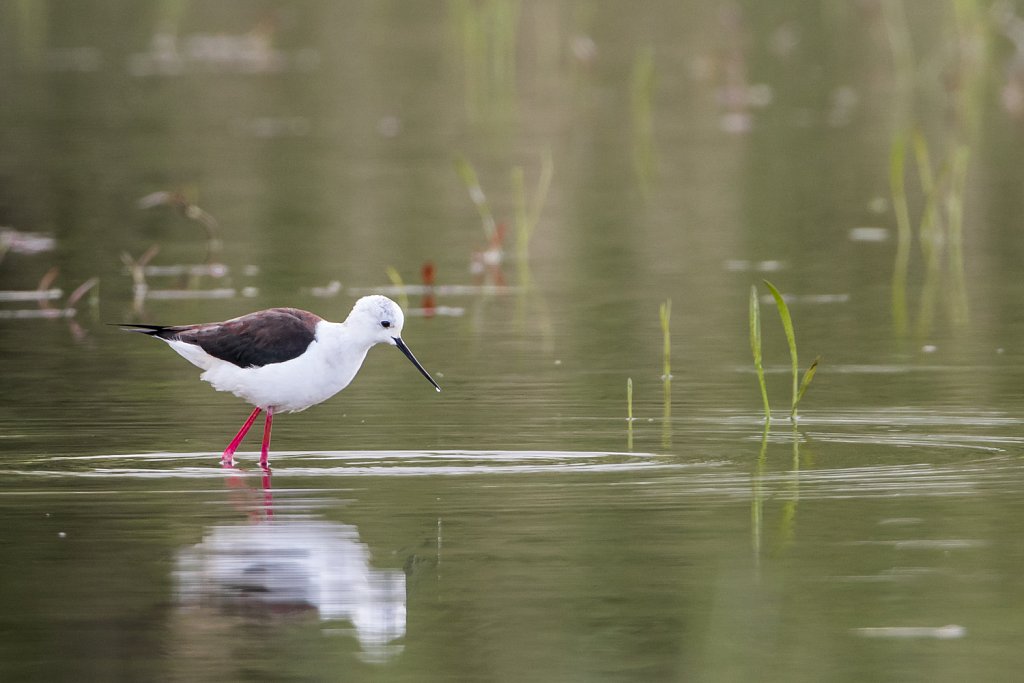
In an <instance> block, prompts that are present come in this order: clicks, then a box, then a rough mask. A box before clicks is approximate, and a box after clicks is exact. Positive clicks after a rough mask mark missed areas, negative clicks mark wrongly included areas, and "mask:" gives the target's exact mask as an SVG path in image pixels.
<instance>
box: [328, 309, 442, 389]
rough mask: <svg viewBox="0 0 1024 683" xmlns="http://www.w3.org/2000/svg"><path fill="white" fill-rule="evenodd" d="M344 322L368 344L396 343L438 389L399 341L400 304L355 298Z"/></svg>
mask: <svg viewBox="0 0 1024 683" xmlns="http://www.w3.org/2000/svg"><path fill="white" fill-rule="evenodd" d="M345 325H346V326H347V327H350V328H352V329H353V330H354V331H355V332H356V333H357V334H359V335H363V336H364V338H365V339H367V340H368V341H369V342H371V343H372V344H391V345H392V346H397V347H398V350H399V351H401V352H402V353H404V354H405V357H406V358H408V359H409V360H410V361H412V364H413V365H415V366H416V369H417V370H419V371H420V373H422V374H423V376H424V377H426V378H427V380H428V381H429V382H430V383H431V384H433V385H434V388H435V389H437V390H438V391H441V387H439V386H438V385H437V382H435V381H434V378H433V377H431V376H430V373H428V372H427V371H426V370H424V369H423V366H422V365H420V362H419V361H418V360H416V356H414V355H412V351H410V350H409V347H408V346H406V345H405V342H404V341H402V327H404V326H405V314H404V313H402V309H401V307H399V305H398V304H396V303H395V302H394V301H392V300H391V299H389V298H387V297H386V296H381V295H380V294H371V295H370V296H364V297H363V298H361V299H359V300H358V301H356V305H355V306H353V307H352V312H351V313H349V314H348V318H346V319H345Z"/></svg>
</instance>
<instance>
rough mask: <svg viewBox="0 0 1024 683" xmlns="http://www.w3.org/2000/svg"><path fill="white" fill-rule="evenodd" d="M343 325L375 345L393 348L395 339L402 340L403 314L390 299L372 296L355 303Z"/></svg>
mask: <svg viewBox="0 0 1024 683" xmlns="http://www.w3.org/2000/svg"><path fill="white" fill-rule="evenodd" d="M345 324H346V325H348V326H349V327H352V328H353V329H354V330H357V331H358V332H359V333H360V334H362V335H365V336H366V337H367V338H368V339H369V340H372V341H373V343H375V344H391V345H392V346H394V345H395V339H396V338H398V339H401V338H402V327H403V326H404V325H405V314H404V313H402V309H401V308H400V307H399V305H398V304H396V303H395V302H394V301H392V300H391V299H389V298H387V297H386V296H381V295H380V294H372V295H370V296H364V297H363V298H361V299H359V300H358V301H356V304H355V306H353V307H352V312H351V313H349V314H348V318H347V319H346V320H345Z"/></svg>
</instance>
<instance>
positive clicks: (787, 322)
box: [763, 280, 819, 422]
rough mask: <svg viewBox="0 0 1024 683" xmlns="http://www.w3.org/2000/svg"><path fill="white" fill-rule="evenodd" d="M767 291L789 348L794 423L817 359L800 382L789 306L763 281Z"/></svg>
mask: <svg viewBox="0 0 1024 683" xmlns="http://www.w3.org/2000/svg"><path fill="white" fill-rule="evenodd" d="M763 282H764V284H765V286H766V287H768V290H769V291H770V292H771V293H772V298H773V299H775V307H776V308H777V309H778V310H779V318H781V319H782V329H783V331H784V332H785V333H786V344H787V345H788V346H789V358H790V362H791V366H792V374H793V403H792V406H791V407H790V410H789V419H790V420H792V421H793V422H796V419H797V413H796V408H797V405H798V404H799V403H800V399H801V398H803V395H804V392H806V391H807V387H808V386H810V384H811V380H812V379H814V374H815V373H816V372H817V371H818V361H819V359H818V358H815V359H814V362H813V363H811V367H809V368H808V369H807V372H806V373H804V377H803V381H802V382H801V381H800V361H799V359H798V358H797V351H796V333H795V332H794V331H793V318H792V316H790V314H789V306H788V305H786V300H785V299H783V298H782V294H781V293H780V292H779V290H778V289H777V288H776V287H775V285H773V284H772V283H770V282H768V280H763Z"/></svg>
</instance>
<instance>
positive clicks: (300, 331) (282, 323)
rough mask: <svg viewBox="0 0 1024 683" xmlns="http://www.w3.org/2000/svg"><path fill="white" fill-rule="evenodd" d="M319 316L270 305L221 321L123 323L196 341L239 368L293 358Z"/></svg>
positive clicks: (306, 342) (310, 339)
mask: <svg viewBox="0 0 1024 683" xmlns="http://www.w3.org/2000/svg"><path fill="white" fill-rule="evenodd" d="M319 321H320V317H319V316H317V315H314V314H313V313H309V312H307V311H300V310H298V309H295V308H271V309H268V310H266V311H259V312H258V313H250V314H249V315H243V316H242V317H240V318H234V319H233V320H228V321H225V322H222V323H207V324H203V325H182V326H161V325H132V326H124V327H130V328H132V329H135V330H137V331H139V332H143V333H145V334H148V335H151V336H154V337H160V338H161V339H168V340H171V339H173V340H178V341H183V342H186V343H188V344H195V345H196V346H198V347H199V348H201V349H202V350H203V351H205V352H206V353H208V354H210V355H211V356H213V357H214V358H219V359H220V360H223V361H227V362H228V363H233V364H234V365H237V366H238V367H240V368H251V367H257V368H258V367H263V366H264V365H270V364H271V363H283V362H285V361H288V360H292V359H293V358H296V357H298V356H301V355H302V353H303V352H304V351H305V350H306V349H307V348H309V345H310V344H311V343H313V340H314V339H315V337H316V324H317V323H318V322H319Z"/></svg>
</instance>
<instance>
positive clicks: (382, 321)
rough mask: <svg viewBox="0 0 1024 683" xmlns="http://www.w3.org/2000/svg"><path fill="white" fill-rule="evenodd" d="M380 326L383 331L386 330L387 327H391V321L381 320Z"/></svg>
mask: <svg viewBox="0 0 1024 683" xmlns="http://www.w3.org/2000/svg"><path fill="white" fill-rule="evenodd" d="M380 326H381V327H383V328H385V329H386V328H388V327H391V321H390V320H381V321H380Z"/></svg>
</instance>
